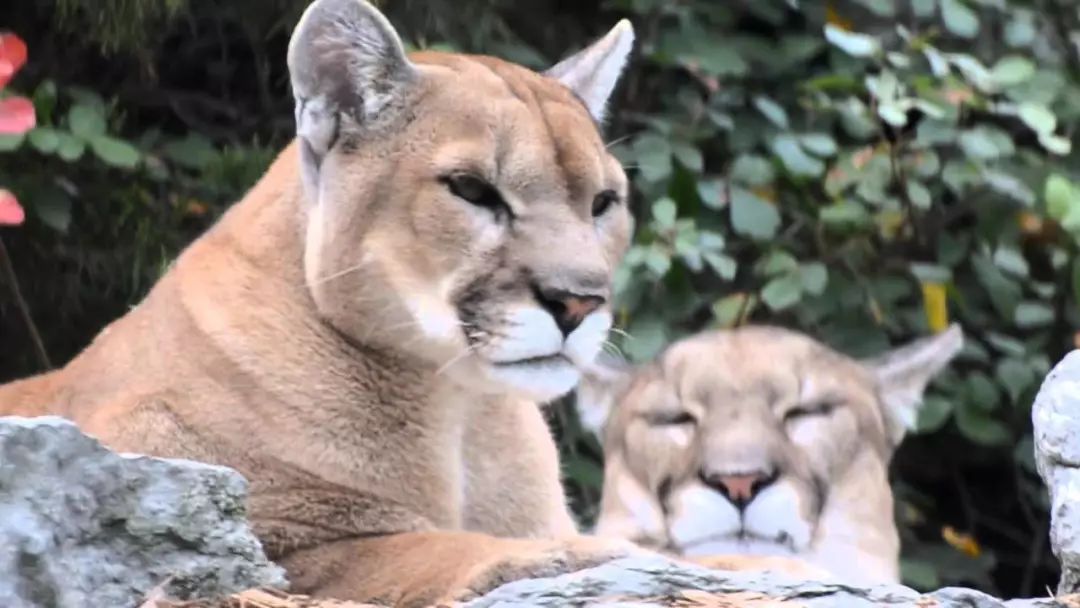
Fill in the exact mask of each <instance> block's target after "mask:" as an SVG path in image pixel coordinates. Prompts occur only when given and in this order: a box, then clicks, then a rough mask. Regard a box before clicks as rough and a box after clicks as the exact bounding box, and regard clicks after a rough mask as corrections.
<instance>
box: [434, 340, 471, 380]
mask: <svg viewBox="0 0 1080 608" xmlns="http://www.w3.org/2000/svg"><path fill="white" fill-rule="evenodd" d="M475 350H476V349H475V347H473V346H469V347H467V348H466V349H465V350H464V351H462V352H461V354H459V355H457V356H455V357H453V358H451V359H450V360H449V361H447V362H446V363H444V364H443V365H442V367H440V368H439V369H437V370H435V375H436V376H440V375H442V373H443V372H445V371H446V370H447V369H449V368H450V366H451V365H453V364H455V363H457V362H458V361H461V360H462V359H464V358H465V357H467V356H469V355H471V354H473V352H474V351H475Z"/></svg>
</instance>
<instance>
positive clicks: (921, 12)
mask: <svg viewBox="0 0 1080 608" xmlns="http://www.w3.org/2000/svg"><path fill="white" fill-rule="evenodd" d="M936 8H937V0H911V10H912V12H914V13H915V16H916V17H930V16H931V15H933V14H934V10H935V9H936Z"/></svg>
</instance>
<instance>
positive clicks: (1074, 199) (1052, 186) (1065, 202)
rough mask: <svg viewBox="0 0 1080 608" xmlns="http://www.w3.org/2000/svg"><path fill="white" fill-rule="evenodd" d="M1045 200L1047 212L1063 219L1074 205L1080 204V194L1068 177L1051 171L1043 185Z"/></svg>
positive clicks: (1056, 218)
mask: <svg viewBox="0 0 1080 608" xmlns="http://www.w3.org/2000/svg"><path fill="white" fill-rule="evenodd" d="M1043 200H1045V201H1046V212H1047V213H1048V214H1050V217H1052V218H1054V219H1055V220H1058V221H1061V220H1062V219H1064V218H1065V216H1067V215H1068V214H1069V211H1071V210H1072V209H1073V208H1074V207H1076V206H1080V195H1078V193H1077V190H1076V187H1075V186H1073V185H1072V182H1070V181H1069V179H1068V178H1066V177H1063V176H1061V175H1058V174H1057V173H1051V174H1050V175H1049V176H1048V177H1047V178H1046V185H1045V186H1044V187H1043Z"/></svg>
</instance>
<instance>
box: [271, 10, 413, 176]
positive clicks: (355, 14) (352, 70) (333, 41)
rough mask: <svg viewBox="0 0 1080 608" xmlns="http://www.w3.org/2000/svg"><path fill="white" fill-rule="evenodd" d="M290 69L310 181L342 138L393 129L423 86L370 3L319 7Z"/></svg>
mask: <svg viewBox="0 0 1080 608" xmlns="http://www.w3.org/2000/svg"><path fill="white" fill-rule="evenodd" d="M288 64H289V77H290V79H291V81H292V89H293V96H294V97H295V98H296V134H297V137H298V138H299V139H300V140H301V143H302V146H301V150H302V153H303V154H304V161H305V165H307V166H305V173H307V172H308V170H310V171H312V172H315V173H317V171H318V167H319V165H320V164H321V162H322V159H323V157H324V156H325V155H326V154H327V153H328V152H329V151H330V150H331V149H332V148H333V146H334V144H335V143H336V142H337V140H338V138H339V136H341V135H344V134H348V133H349V132H350V131H352V132H357V131H359V130H362V129H372V128H375V127H377V126H378V125H379V124H386V123H387V122H390V121H392V119H393V118H394V116H395V114H396V113H397V112H400V111H401V108H402V105H403V103H404V100H405V99H406V96H407V93H408V89H409V86H410V85H411V84H412V83H413V82H415V81H416V80H417V71H416V68H415V67H414V66H413V65H412V63H410V62H409V60H408V58H407V57H406V56H405V49H404V47H403V46H402V44H401V39H400V38H399V37H398V35H397V32H395V31H394V28H393V26H391V25H390V22H389V21H387V20H386V17H384V16H383V15H382V13H380V12H379V11H378V10H377V9H376V8H375V7H373V6H371V5H370V4H368V3H367V2H365V1H364V0H315V2H313V3H312V4H311V5H310V6H308V8H307V10H305V11H304V15H303V16H302V17H301V18H300V22H299V23H298V24H297V25H296V29H295V30H294V31H293V35H292V38H291V39H290V40H289V52H288ZM307 177H312V176H305V178H307Z"/></svg>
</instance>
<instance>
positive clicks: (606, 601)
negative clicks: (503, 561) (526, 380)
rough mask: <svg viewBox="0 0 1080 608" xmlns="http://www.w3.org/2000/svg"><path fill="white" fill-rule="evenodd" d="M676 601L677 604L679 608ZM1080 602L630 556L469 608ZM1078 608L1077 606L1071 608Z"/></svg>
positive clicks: (996, 607)
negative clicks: (865, 583)
mask: <svg viewBox="0 0 1080 608" xmlns="http://www.w3.org/2000/svg"><path fill="white" fill-rule="evenodd" d="M676 600H678V602H677V603H676ZM1075 601H1076V599H1075V598H1058V600H1053V599H1051V598H1045V599H1027V600H1011V601H1007V602H1006V601H1002V600H999V599H996V598H994V597H991V596H989V595H986V594H985V593H981V592H979V591H973V590H971V589H959V588H946V589H941V590H939V591H935V592H934V593H930V594H925V595H922V594H919V593H918V592H917V591H915V590H913V589H910V588H908V587H903V586H900V585H879V586H876V587H854V586H850V585H844V584H839V583H831V582H830V583H821V582H811V581H800V580H798V579H794V578H791V577H788V576H785V575H782V574H778V573H772V572H724V571H718V570H710V569H707V568H702V567H699V566H692V565H685V564H679V563H675V562H674V561H671V560H668V559H666V558H663V557H657V556H647V557H627V558H623V559H618V560H613V561H611V562H608V563H606V564H602V565H600V566H597V567H594V568H590V569H588V570H582V571H580V572H574V573H572V574H564V575H562V576H557V577H552V578H538V579H529V580H522V581H516V582H513V583H508V584H506V585H503V586H502V587H499V588H498V589H495V590H494V591H491V592H490V593H488V594H486V595H484V596H482V597H480V598H477V599H475V600H472V601H469V602H467V603H465V604H464V608H526V607H543V606H551V607H560V608H561V607H563V606H606V607H608V608H614V607H616V606H618V607H619V608H641V607H646V606H672V605H677V606H683V607H687V608H689V607H693V606H701V607H711V608H719V607H721V606H724V607H727V606H731V607H734V606H747V607H760V608H773V607H776V606H789V605H790V606H792V607H795V606H799V607H805V608H813V607H823V606H836V607H842V608H871V607H876V606H898V607H899V606H906V607H911V608H931V607H933V608H1051V607H1055V608H1066V607H1067V606H1070V604H1069V602H1075ZM1071 605H1072V606H1076V604H1071Z"/></svg>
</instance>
